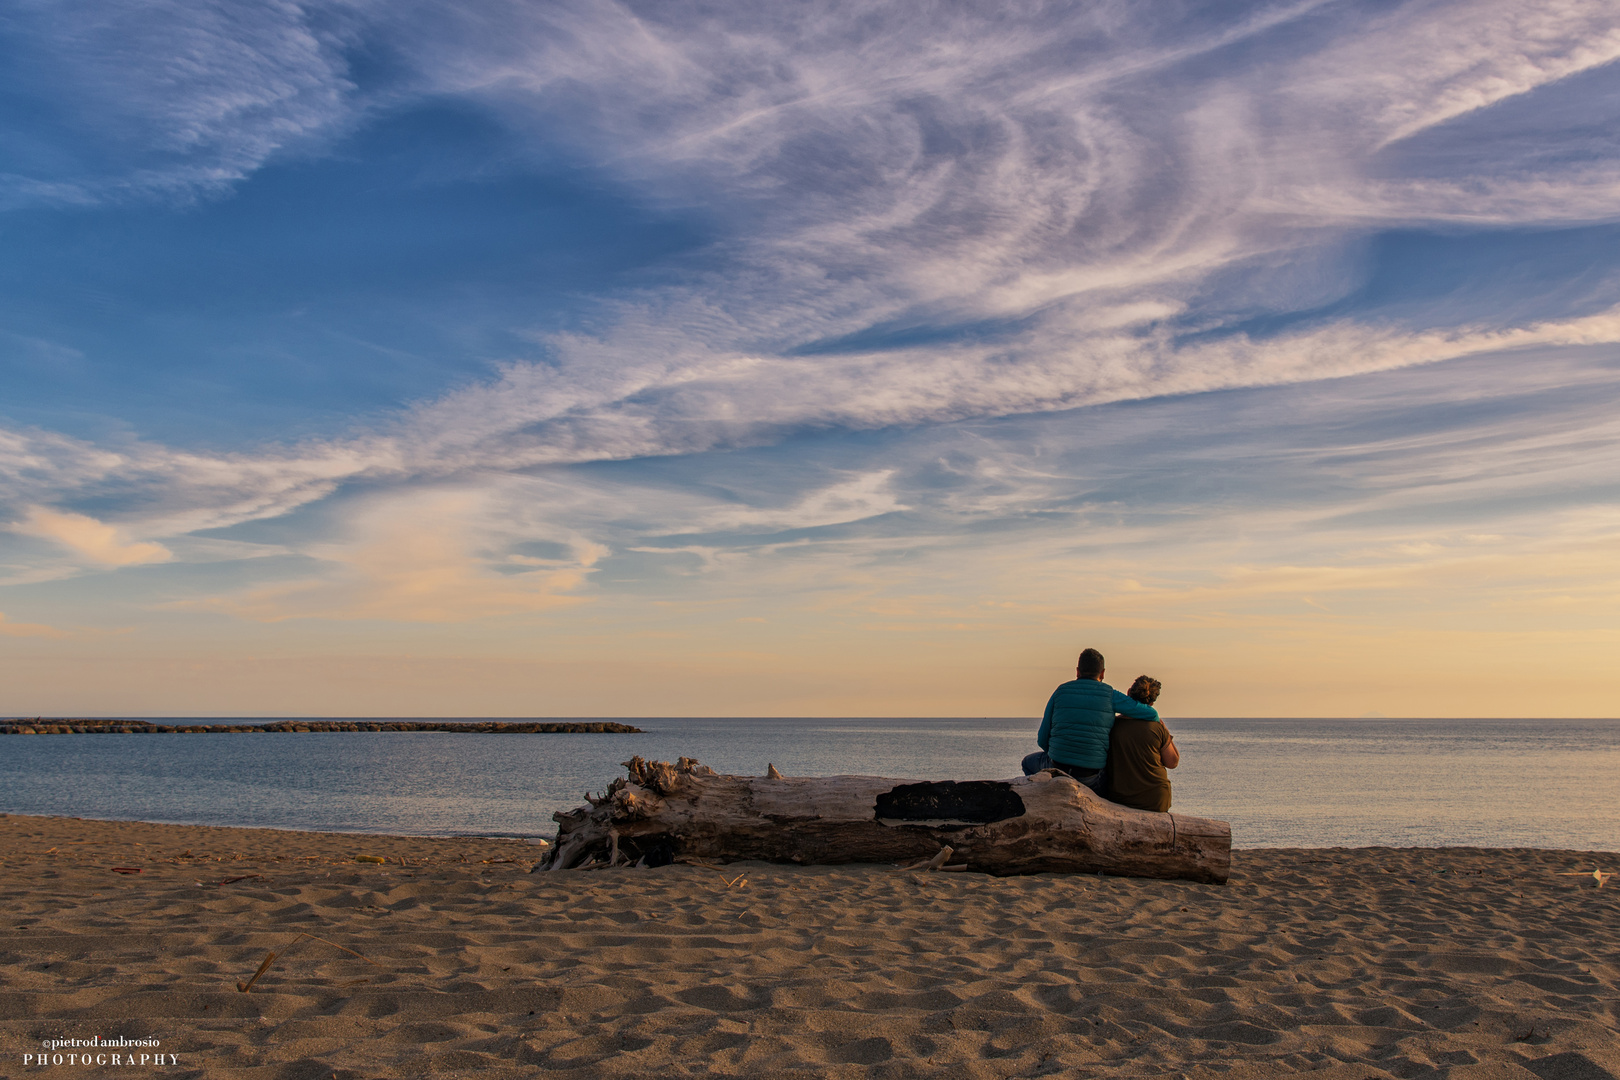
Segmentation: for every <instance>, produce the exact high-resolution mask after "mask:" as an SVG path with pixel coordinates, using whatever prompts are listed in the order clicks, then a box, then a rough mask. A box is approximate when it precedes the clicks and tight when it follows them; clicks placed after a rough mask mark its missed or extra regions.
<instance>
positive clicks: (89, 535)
mask: <svg viewBox="0 0 1620 1080" xmlns="http://www.w3.org/2000/svg"><path fill="white" fill-rule="evenodd" d="M11 531H12V532H16V533H21V534H22V535H24V536H37V537H41V538H43V539H47V540H54V541H55V542H56V543H58V544H61V545H62V546H63V547H66V548H68V549H70V550H71V551H73V552H74V553H75V554H77V555H80V556H82V557H84V558H85V559H88V560H89V561H90V562H92V563H94V564H96V565H98V566H138V565H140V564H141V563H154V562H167V561H169V560H170V559H172V558H173V557H174V554H173V553H172V552H171V551H169V549H168V548H166V547H164V546H163V545H162V544H155V543H152V542H151V541H143V540H131V539H129V538H128V537H127V536H126V535H125V533H124V530H122V529H120V528H118V527H116V526H113V525H108V524H106V523H105V522H101V521H97V520H96V519H95V518H93V517H88V516H86V515H84V514H71V513H63V512H61V511H58V510H50V509H47V508H45V507H43V506H35V507H31V508H29V511H28V516H27V517H25V518H23V519H22V520H21V521H19V522H17V523H16V524H14V525H12V526H11Z"/></svg>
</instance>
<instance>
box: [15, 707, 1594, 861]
mask: <svg viewBox="0 0 1620 1080" xmlns="http://www.w3.org/2000/svg"><path fill="white" fill-rule="evenodd" d="M142 719H148V720H154V721H157V722H160V723H172V724H195V723H230V724H252V723H264V722H268V721H269V720H270V719H273V718H265V719H263V720H249V719H238V718H233V719H228V720H222V719H213V718H205V717H191V718H161V717H143V718H142ZM307 719H320V718H317V717H309V718H307ZM349 719H353V718H349ZM371 719H389V718H386V717H382V718H371ZM413 719H433V718H413ZM504 719H515V718H504ZM544 719H566V718H561V717H547V718H544ZM590 719H608V718H606V717H591V718H590ZM622 722H624V723H629V724H634V725H635V726H637V727H640V728H642V729H643V733H642V734H638V735H595V734H591V735H559V734H527V735H516V734H471V733H469V734H462V733H458V732H397V733H396V732H376V733H372V732H311V733H299V732H287V733H275V732H272V733H266V734H255V735H251V736H247V737H242V736H237V735H232V734H202V735H184V734H145V735H114V734H96V735H32V736H30V735H12V736H5V737H0V811H3V812H6V813H11V814H58V815H66V816H72V817H83V818H101V819H112V820H126V821H153V822H169V823H175V824H188V825H230V826H251V827H264V828H277V829H312V830H322V831H331V832H354V833H392V834H409V835H422V836H512V837H550V836H553V835H554V834H555V831H556V826H555V824H554V822H553V820H552V814H553V813H554V812H556V811H559V810H569V809H572V808H574V807H576V806H579V805H581V804H582V803H583V797H584V793H585V792H587V791H589V792H600V791H602V790H603V789H604V788H605V787H606V786H607V785H608V783H609V782H610V781H612V779H613V778H614V777H615V776H618V775H621V774H622V773H623V769H622V768H621V766H620V763H621V762H624V761H626V760H628V759H629V758H630V757H631V756H633V755H640V756H641V757H643V758H647V759H649V760H665V761H674V760H675V759H676V758H678V757H681V756H686V757H692V758H696V759H697V760H699V761H701V762H703V763H704V764H706V765H710V766H712V767H713V768H715V769H716V770H718V771H720V772H727V773H740V774H747V775H763V774H764V773H765V770H766V767H767V766H768V765H775V766H776V767H777V768H778V769H779V770H781V771H782V772H783V773H784V774H786V775H788V776H826V775H835V774H859V775H868V776H890V777H896V778H906V779H918V780H939V779H993V778H1004V777H1008V776H1016V775H1018V771H1019V770H1018V763H1019V760H1020V759H1021V758H1022V757H1023V756H1024V755H1025V754H1027V753H1029V752H1031V751H1032V750H1034V749H1036V747H1035V728H1036V724H1035V722H1034V721H1033V720H1030V719H1026V718H1017V719H957V718H948V719H941V718H920V719H781V718H771V719H739V718H724V719H715V718H709V719H705V718H679V719H666V718H659V719H644V718H624V719H623V721H622ZM1169 723H1170V726H1171V730H1172V731H1174V732H1175V735H1176V744H1177V746H1178V747H1180V750H1181V761H1182V764H1181V767H1180V768H1179V769H1177V770H1176V771H1175V772H1174V773H1172V774H1171V777H1172V780H1173V784H1174V807H1173V809H1174V811H1175V812H1177V813H1186V814H1192V815H1197V816H1200V817H1212V818H1220V819H1223V820H1225V821H1229V822H1231V824H1232V840H1233V845H1234V846H1235V847H1242V848H1252V847H1310V848H1325V847H1364V846H1391V847H1438V846H1454V845H1462V846H1478V847H1538V848H1562V849H1572V850H1591V851H1620V720H1392V719H1363V720H1321V719H1305V720H1285V719H1254V720H1245V719H1176V720H1170V721H1169Z"/></svg>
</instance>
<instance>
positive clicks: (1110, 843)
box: [544, 757, 1232, 882]
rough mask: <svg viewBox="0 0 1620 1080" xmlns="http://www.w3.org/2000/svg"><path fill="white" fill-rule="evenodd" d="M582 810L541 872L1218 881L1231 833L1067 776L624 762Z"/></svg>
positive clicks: (563, 822) (565, 820)
mask: <svg viewBox="0 0 1620 1080" xmlns="http://www.w3.org/2000/svg"><path fill="white" fill-rule="evenodd" d="M625 768H626V769H627V770H628V775H627V776H625V777H620V778H619V779H617V780H614V781H613V783H612V784H611V785H610V786H609V787H608V790H607V792H606V793H605V794H604V795H603V796H601V797H591V796H587V797H586V798H587V802H588V803H589V805H588V806H583V807H580V808H579V809H577V810H573V811H569V812H566V813H562V812H559V813H557V814H556V815H554V817H555V818H556V821H557V823H558V833H557V842H556V844H555V845H554V846H553V848H552V856H551V859H550V861H549V862H548V863H546V864H544V866H545V867H546V868H547V869H552V870H566V869H570V868H573V867H576V866H580V865H582V864H589V863H591V862H593V861H594V862H600V863H609V862H624V863H632V864H633V863H636V862H638V861H642V860H644V861H645V862H646V863H647V864H648V865H660V864H662V863H667V862H669V861H671V860H672V859H674V858H678V857H688V858H699V859H717V860H730V859H763V860H768V861H772V862H795V863H804V864H811V863H820V864H825V863H849V862H896V863H899V862H914V861H916V860H919V859H928V858H929V857H931V856H933V855H935V854H936V853H937V852H938V851H939V850H940V849H941V848H942V847H944V846H946V845H949V846H950V847H952V848H953V849H955V860H956V862H957V865H959V866H960V865H966V866H967V867H968V868H970V869H974V870H982V871H985V872H987V873H991V874H1003V875H1005V874H1033V873H1040V872H1043V871H1056V872H1071V873H1096V872H1098V871H1102V872H1104V873H1109V874H1117V875H1120V876H1125V877H1156V878H1187V879H1190V880H1193V881H1212V882H1224V881H1225V880H1226V877H1227V873H1228V871H1229V869H1230V867H1231V861H1232V827H1231V826H1230V825H1228V824H1227V823H1226V822H1224V821H1213V820H1210V819H1208V818H1195V817H1188V816H1186V815H1184V814H1175V813H1170V814H1155V813H1150V812H1148V811H1145V810H1132V809H1130V808H1129V807H1125V806H1120V805H1118V804H1117V803H1111V802H1109V801H1107V800H1106V799H1102V798H1099V797H1098V796H1097V795H1095V794H1094V793H1092V791H1091V790H1090V789H1088V788H1086V787H1085V786H1084V785H1082V784H1080V783H1077V782H1076V781H1074V780H1072V779H1070V778H1069V777H1067V776H1062V775H1058V774H1053V773H1049V772H1043V773H1037V774H1036V775H1035V776H1031V777H1019V778H1017V779H1014V780H967V781H918V780H893V779H886V778H884V777H878V776H817V777H792V776H787V777H784V776H781V775H780V774H776V770H775V768H774V767H773V768H771V770H770V773H772V774H775V775H767V776H763V777H753V776H725V775H721V774H719V773H716V772H715V771H714V770H712V769H710V768H709V767H708V766H706V765H700V764H698V763H697V762H696V761H693V760H692V759H691V758H681V759H680V761H679V762H678V763H677V764H674V765H671V764H669V763H668V762H662V761H657V762H647V761H643V760H642V759H641V758H639V757H637V758H632V759H631V760H629V761H627V762H625Z"/></svg>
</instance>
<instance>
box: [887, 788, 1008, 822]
mask: <svg viewBox="0 0 1620 1080" xmlns="http://www.w3.org/2000/svg"><path fill="white" fill-rule="evenodd" d="M875 811H876V812H875V813H874V815H873V816H874V817H875V818H876V819H877V820H878V821H880V822H882V823H883V824H885V825H891V824H893V825H906V824H916V825H930V826H933V827H935V828H942V827H945V828H948V827H950V826H969V825H988V824H990V823H991V822H994V821H1006V820H1007V819H1008V818H1015V817H1023V816H1024V800H1023V799H1021V798H1019V797H1018V793H1017V792H1016V791H1014V790H1013V789H1012V785H1011V784H1009V783H1007V782H1006V781H1003V780H935V781H929V782H926V783H920V784H901V785H900V786H898V787H896V788H892V789H891V790H889V791H885V792H884V793H883V794H881V795H879V796H878V797H877V805H876V807H875Z"/></svg>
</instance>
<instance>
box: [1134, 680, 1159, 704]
mask: <svg viewBox="0 0 1620 1080" xmlns="http://www.w3.org/2000/svg"><path fill="white" fill-rule="evenodd" d="M1163 686H1164V684H1163V683H1161V682H1160V681H1159V680H1158V679H1155V678H1152V677H1150V676H1147V675H1138V676H1137V677H1136V681H1135V682H1133V683H1131V688H1130V689H1129V690H1127V691H1125V696H1126V697H1128V698H1130V699H1131V700H1132V701H1140V702H1141V703H1142V704H1143V705H1151V704H1153V703H1154V702H1155V701H1158V700H1159V690H1160V689H1161V688H1162V687H1163Z"/></svg>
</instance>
